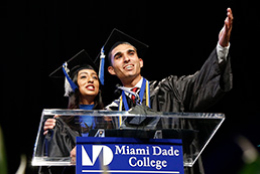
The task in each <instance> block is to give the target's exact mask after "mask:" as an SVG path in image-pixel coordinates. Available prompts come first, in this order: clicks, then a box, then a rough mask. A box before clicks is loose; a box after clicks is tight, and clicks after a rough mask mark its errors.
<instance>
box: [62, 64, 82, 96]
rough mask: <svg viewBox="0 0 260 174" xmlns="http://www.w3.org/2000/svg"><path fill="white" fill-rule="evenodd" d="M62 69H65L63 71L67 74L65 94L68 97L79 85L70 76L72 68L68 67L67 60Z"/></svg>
mask: <svg viewBox="0 0 260 174" xmlns="http://www.w3.org/2000/svg"><path fill="white" fill-rule="evenodd" d="M62 71H63V73H64V75H65V83H64V88H65V94H64V96H65V97H68V96H69V93H71V92H72V91H74V92H75V89H77V88H78V86H77V85H76V84H75V83H74V82H73V81H72V80H71V78H70V76H69V74H68V73H69V72H70V70H69V69H68V64H67V62H65V63H64V64H63V65H62Z"/></svg>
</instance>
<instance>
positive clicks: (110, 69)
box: [107, 66, 116, 75]
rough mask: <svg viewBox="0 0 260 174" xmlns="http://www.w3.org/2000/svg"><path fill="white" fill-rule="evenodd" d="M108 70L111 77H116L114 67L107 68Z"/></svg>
mask: <svg viewBox="0 0 260 174" xmlns="http://www.w3.org/2000/svg"><path fill="white" fill-rule="evenodd" d="M107 70H108V72H109V73H110V74H111V75H116V73H115V70H114V68H113V67H112V66H109V67H108V68H107Z"/></svg>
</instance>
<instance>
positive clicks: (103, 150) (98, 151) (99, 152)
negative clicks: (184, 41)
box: [81, 145, 113, 166]
mask: <svg viewBox="0 0 260 174" xmlns="http://www.w3.org/2000/svg"><path fill="white" fill-rule="evenodd" d="M81 148H82V166H93V165H94V164H95V162H96V160H97V158H98V157H99V159H100V162H103V165H104V166H107V165H109V164H110V163H111V161H112V160H113V152H112V150H111V149H110V148H109V147H107V146H104V145H92V155H91V156H92V159H90V158H91V157H90V155H89V154H88V153H87V151H86V149H85V148H84V146H81ZM90 151H91V149H90Z"/></svg>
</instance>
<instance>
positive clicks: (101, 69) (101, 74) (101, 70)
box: [98, 46, 106, 85]
mask: <svg viewBox="0 0 260 174" xmlns="http://www.w3.org/2000/svg"><path fill="white" fill-rule="evenodd" d="M105 57H106V55H105V54H104V46H103V47H102V48H101V52H100V66H99V73H98V74H99V79H100V82H101V84H102V85H104V83H105V82H104V81H105V80H104V66H105Z"/></svg>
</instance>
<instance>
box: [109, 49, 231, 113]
mask: <svg viewBox="0 0 260 174" xmlns="http://www.w3.org/2000/svg"><path fill="white" fill-rule="evenodd" d="M149 84H150V102H151V108H152V109H153V110H154V111H163V112H203V111H205V110H206V109H208V108H209V107H211V106H213V105H214V104H215V103H217V102H218V101H219V100H220V99H221V98H222V97H223V96H224V94H225V93H226V92H228V91H230V90H231V89H232V70H231V64H230V57H229V56H228V57H227V60H226V61H223V62H222V63H219V62H218V57H217V53H216V49H214V50H213V51H212V53H211V54H210V56H209V57H208V59H207V60H206V61H205V63H204V64H203V66H202V67H201V69H200V70H199V71H197V72H195V73H194V74H192V75H187V76H186V75H185V76H181V77H178V76H175V75H170V76H168V77H166V78H164V79H162V80H160V81H158V80H152V81H149ZM145 102H146V100H145V95H144V96H143V105H145ZM118 106H119V99H116V100H114V101H113V102H112V103H111V104H110V105H108V106H107V107H106V109H108V110H118Z"/></svg>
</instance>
